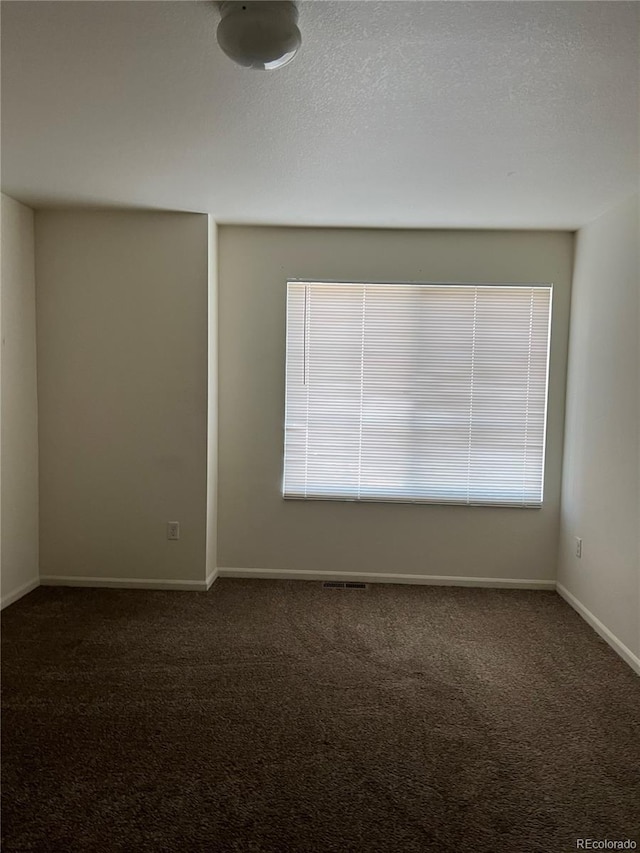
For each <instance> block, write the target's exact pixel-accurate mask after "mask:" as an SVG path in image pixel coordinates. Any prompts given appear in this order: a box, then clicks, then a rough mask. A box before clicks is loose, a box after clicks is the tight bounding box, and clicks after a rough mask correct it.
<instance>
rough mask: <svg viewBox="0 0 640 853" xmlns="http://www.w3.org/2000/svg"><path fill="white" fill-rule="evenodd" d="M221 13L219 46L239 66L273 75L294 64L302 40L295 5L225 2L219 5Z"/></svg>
mask: <svg viewBox="0 0 640 853" xmlns="http://www.w3.org/2000/svg"><path fill="white" fill-rule="evenodd" d="M220 13H221V15H222V20H221V21H220V24H219V25H218V32H217V37H218V44H219V45H220V47H221V48H222V50H223V51H224V52H225V53H226V54H227V56H228V57H229V58H230V59H233V61H234V62H237V63H238V65H243V66H244V67H245V68H257V69H259V70H261V71H272V70H273V69H275V68H282V66H283V65H286V64H287V63H288V62H291V60H292V59H293V57H294V56H295V55H296V53H297V52H298V48H299V47H300V44H301V42H302V38H301V36H300V30H299V29H298V9H297V8H296V4H295V3H291V2H289V0H246V2H241V0H226V2H223V3H220Z"/></svg>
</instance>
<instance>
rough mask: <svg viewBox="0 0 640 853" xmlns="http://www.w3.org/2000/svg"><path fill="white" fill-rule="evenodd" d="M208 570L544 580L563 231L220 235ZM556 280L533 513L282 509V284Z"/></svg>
mask: <svg viewBox="0 0 640 853" xmlns="http://www.w3.org/2000/svg"><path fill="white" fill-rule="evenodd" d="M218 256H219V338H220V339H219V359H220V384H219V441H220V444H219V513H218V537H219V542H218V565H219V566H220V567H221V568H257V569H271V570H296V571H310V572H319V571H335V572H345V573H348V572H375V573H386V574H398V575H401V574H415V575H438V576H440V575H445V576H463V577H474V578H482V577H488V578H502V579H533V580H545V579H546V580H550V581H553V580H554V578H555V566H556V556H557V545H558V524H559V511H560V508H559V498H560V476H561V456H562V441H563V418H564V386H565V370H566V348H567V329H568V317H569V299H570V280H571V270H572V257H573V235H572V234H569V233H545V232H451V231H449V232H447V231H367V230H339V229H326V230H322V229H295V228H249V227H231V226H230V227H222V228H220V230H219V237H218ZM288 277H290V278H309V279H316V278H317V279H336V280H391V281H393V280H408V281H410V280H417V281H459V282H473V281H479V282H505V281H506V282H509V281H513V282H553V283H554V285H555V294H554V307H553V331H552V346H551V381H550V397H549V428H548V445H547V458H546V475H545V476H546V489H545V500H544V506H543V508H542V509H541V510H530V509H506V508H504V509H498V508H488V507H460V506H455V507H450V506H449V507H446V506H424V505H422V506H420V505H407V504H404V505H395V504H371V503H344V502H343V503H339V502H315V501H314V502H304V501H287V502H285V501H283V500H282V497H281V479H282V453H283V418H284V358H285V288H286V281H287V278H288Z"/></svg>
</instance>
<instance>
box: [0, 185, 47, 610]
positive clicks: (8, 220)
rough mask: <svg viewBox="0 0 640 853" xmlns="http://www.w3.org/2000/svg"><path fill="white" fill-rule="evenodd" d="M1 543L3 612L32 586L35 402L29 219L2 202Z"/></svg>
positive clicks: (35, 525) (28, 211)
mask: <svg viewBox="0 0 640 853" xmlns="http://www.w3.org/2000/svg"><path fill="white" fill-rule="evenodd" d="M1 388H2V394H1V397H2V401H1V413H2V449H1V459H2V462H1V465H2V498H1V506H2V537H1V540H2V541H1V546H0V550H1V553H0V565H1V567H2V569H1V573H0V574H1V577H0V586H1V590H0V593H1V595H2V604H3V606H6V605H7V604H10V603H11V602H12V601H15V599H16V598H19V597H20V595H22V594H24V593H25V592H28V591H29V590H30V589H33V587H34V586H37V584H38V400H37V380H36V313H35V278H34V243H33V211H32V210H31V209H30V208H28V207H25V206H24V205H23V204H20V203H19V202H17V201H14V200H13V199H12V198H9V197H8V196H5V195H3V196H2V383H1Z"/></svg>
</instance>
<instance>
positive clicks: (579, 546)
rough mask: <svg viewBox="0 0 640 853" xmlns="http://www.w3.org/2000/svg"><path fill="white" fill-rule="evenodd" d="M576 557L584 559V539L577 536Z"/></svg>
mask: <svg viewBox="0 0 640 853" xmlns="http://www.w3.org/2000/svg"><path fill="white" fill-rule="evenodd" d="M576 557H582V539H580V537H579V536H576Z"/></svg>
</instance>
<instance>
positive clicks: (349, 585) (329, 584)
mask: <svg viewBox="0 0 640 853" xmlns="http://www.w3.org/2000/svg"><path fill="white" fill-rule="evenodd" d="M322 588H323V589H366V588H367V585H366V583H355V582H352V581H324V583H323V584H322Z"/></svg>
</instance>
